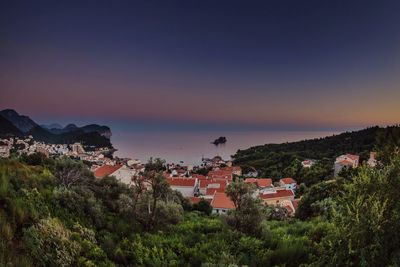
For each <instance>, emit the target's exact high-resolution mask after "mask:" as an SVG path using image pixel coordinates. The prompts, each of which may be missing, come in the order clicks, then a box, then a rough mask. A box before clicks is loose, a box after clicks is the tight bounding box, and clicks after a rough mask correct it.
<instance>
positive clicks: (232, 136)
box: [112, 131, 337, 164]
mask: <svg viewBox="0 0 400 267" xmlns="http://www.w3.org/2000/svg"><path fill="white" fill-rule="evenodd" d="M336 133H337V132H333V131H331V132H326V131H324V132H319V131H310V132H298V131H290V132H279V131H262V132H260V131H256V132H204V131H202V132H196V131H192V132H188V131H183V132H139V133H135V132H118V131H116V132H113V137H112V143H113V145H114V147H115V148H117V149H118V151H117V152H116V153H115V155H116V156H118V157H129V158H134V159H140V160H141V161H142V162H146V161H147V160H148V159H149V158H150V157H160V158H163V159H165V160H166V161H167V162H175V163H179V162H181V161H182V162H183V163H184V164H199V163H200V162H201V158H202V157H209V158H211V157H214V156H216V155H218V156H221V157H222V158H224V159H230V157H231V155H234V154H235V153H236V151H237V150H238V149H246V148H249V147H252V146H256V145H263V144H266V143H283V142H291V141H299V140H304V139H310V138H318V137H324V136H328V135H332V134H336ZM219 136H225V137H226V138H227V142H226V144H225V145H220V146H215V145H213V144H211V142H212V141H213V140H215V139H216V138H218V137H219Z"/></svg>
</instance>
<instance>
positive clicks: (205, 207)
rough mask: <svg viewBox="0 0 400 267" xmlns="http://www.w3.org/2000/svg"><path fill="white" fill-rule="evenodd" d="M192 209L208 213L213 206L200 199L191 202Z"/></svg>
mask: <svg viewBox="0 0 400 267" xmlns="http://www.w3.org/2000/svg"><path fill="white" fill-rule="evenodd" d="M193 210H198V211H200V212H202V213H204V214H205V215H210V214H211V212H212V210H213V208H212V206H211V205H210V203H209V202H208V201H206V200H204V199H201V200H200V201H199V202H198V203H195V204H193Z"/></svg>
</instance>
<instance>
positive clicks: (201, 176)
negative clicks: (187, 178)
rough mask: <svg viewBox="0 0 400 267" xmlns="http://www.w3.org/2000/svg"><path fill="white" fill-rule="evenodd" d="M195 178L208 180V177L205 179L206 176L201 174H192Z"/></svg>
mask: <svg viewBox="0 0 400 267" xmlns="http://www.w3.org/2000/svg"><path fill="white" fill-rule="evenodd" d="M192 177H193V178H197V179H199V180H207V177H205V176H204V175H201V174H192Z"/></svg>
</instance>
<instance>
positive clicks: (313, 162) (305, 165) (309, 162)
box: [301, 159, 316, 168]
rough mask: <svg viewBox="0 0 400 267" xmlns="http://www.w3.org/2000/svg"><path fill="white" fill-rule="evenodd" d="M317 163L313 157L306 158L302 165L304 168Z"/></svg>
mask: <svg viewBox="0 0 400 267" xmlns="http://www.w3.org/2000/svg"><path fill="white" fill-rule="evenodd" d="M315 163H316V161H315V160H313V159H306V160H303V161H302V162H301V166H303V168H311V167H312V166H314V164H315Z"/></svg>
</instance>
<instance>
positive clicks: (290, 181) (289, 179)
mask: <svg viewBox="0 0 400 267" xmlns="http://www.w3.org/2000/svg"><path fill="white" fill-rule="evenodd" d="M279 181H280V182H281V183H283V184H295V183H296V181H295V180H294V179H293V178H282V179H280V180H279Z"/></svg>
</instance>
